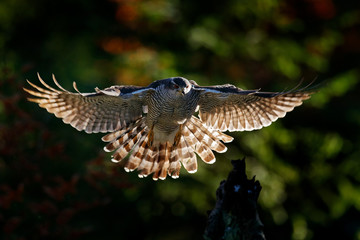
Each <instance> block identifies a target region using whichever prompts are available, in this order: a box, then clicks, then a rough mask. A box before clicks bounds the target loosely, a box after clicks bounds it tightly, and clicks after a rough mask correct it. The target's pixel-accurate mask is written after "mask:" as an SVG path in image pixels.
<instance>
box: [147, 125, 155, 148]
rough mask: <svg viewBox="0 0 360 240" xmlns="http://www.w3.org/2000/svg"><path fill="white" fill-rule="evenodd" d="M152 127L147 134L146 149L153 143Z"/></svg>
mask: <svg viewBox="0 0 360 240" xmlns="http://www.w3.org/2000/svg"><path fill="white" fill-rule="evenodd" d="M153 129H154V126H152V127H151V129H150V131H149V133H148V138H149V140H148V147H151V146H152V144H153V142H154V130H153Z"/></svg>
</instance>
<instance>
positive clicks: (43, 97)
mask: <svg viewBox="0 0 360 240" xmlns="http://www.w3.org/2000/svg"><path fill="white" fill-rule="evenodd" d="M38 77H39V80H40V82H41V83H42V85H43V86H44V87H45V89H44V88H41V87H38V86H36V85H35V84H33V83H31V82H29V81H28V83H29V84H30V85H31V86H32V87H33V88H34V89H36V90H29V89H26V88H24V90H25V91H26V92H28V93H30V94H31V95H33V96H35V97H38V98H28V100H29V101H32V102H35V103H38V104H39V106H40V107H42V108H45V109H46V110H47V111H48V112H50V113H53V114H55V116H56V117H58V118H62V120H63V121H64V123H67V124H70V125H71V126H73V127H74V128H76V129H77V130H79V131H82V130H85V132H87V133H97V132H112V131H114V130H117V129H120V128H122V127H124V126H127V125H129V124H130V123H132V122H134V121H136V120H137V119H139V118H140V117H141V116H142V114H143V106H144V105H145V104H144V101H145V95H146V94H147V93H148V92H149V91H152V90H153V89H151V88H146V87H137V86H114V87H111V88H107V89H104V90H99V89H95V90H96V92H94V93H80V92H79V91H78V90H77V87H76V84H75V83H74V89H75V90H76V93H73V92H69V91H67V90H65V89H64V88H62V87H61V86H60V84H59V83H58V82H57V81H56V79H55V77H54V75H53V80H54V83H55V84H56V85H57V86H58V87H59V89H60V90H57V89H55V88H52V87H50V86H49V85H47V84H46V83H45V82H44V81H43V80H42V79H41V78H40V76H39V75H38Z"/></svg>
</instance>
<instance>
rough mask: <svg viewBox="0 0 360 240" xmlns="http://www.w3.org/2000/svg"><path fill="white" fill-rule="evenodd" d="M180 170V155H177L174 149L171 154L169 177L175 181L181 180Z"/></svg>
mask: <svg viewBox="0 0 360 240" xmlns="http://www.w3.org/2000/svg"><path fill="white" fill-rule="evenodd" d="M180 169H181V164H180V158H179V155H178V154H177V151H175V149H174V150H172V151H171V154H170V165H169V171H168V174H169V176H171V177H172V178H174V179H176V178H179V175H180Z"/></svg>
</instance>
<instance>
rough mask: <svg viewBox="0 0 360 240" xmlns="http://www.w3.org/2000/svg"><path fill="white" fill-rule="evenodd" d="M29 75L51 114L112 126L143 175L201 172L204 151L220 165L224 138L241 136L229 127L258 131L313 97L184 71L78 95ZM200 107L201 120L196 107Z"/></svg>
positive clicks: (112, 144)
mask: <svg viewBox="0 0 360 240" xmlns="http://www.w3.org/2000/svg"><path fill="white" fill-rule="evenodd" d="M38 77H39V80H40V82H41V84H42V85H43V86H44V87H45V88H41V87H38V86H36V85H35V84H33V83H31V82H29V81H28V83H29V84H30V85H31V86H32V87H33V88H34V89H35V90H29V89H25V88H24V90H25V91H27V92H28V93H30V94H31V95H33V96H35V97H37V98H29V101H32V102H35V103H38V104H39V106H40V107H42V108H45V109H46V110H47V111H48V112H50V113H53V114H55V116H56V117H59V118H62V119H63V121H64V123H68V124H70V125H71V126H73V127H74V128H76V129H77V130H79V131H81V130H84V131H85V132H87V133H96V132H109V133H108V134H107V135H105V136H103V137H102V140H103V141H104V142H108V143H107V145H106V146H105V147H104V150H105V151H107V152H113V154H112V161H113V162H120V161H126V162H125V164H124V169H125V170H126V171H128V172H129V171H133V170H135V169H137V170H138V175H139V177H146V176H148V175H150V174H153V175H152V177H153V179H154V180H158V179H162V180H163V179H165V178H166V176H167V175H169V176H171V177H173V178H178V177H179V174H180V168H181V165H183V166H184V168H185V169H186V170H187V171H188V172H189V173H194V172H196V171H197V158H196V155H198V156H199V157H200V158H201V159H202V160H203V161H204V162H206V163H214V162H215V160H216V159H215V155H214V153H213V151H216V152H218V153H223V152H225V151H226V150H227V148H226V146H225V145H224V143H227V142H231V141H232V140H233V138H232V137H231V136H228V135H226V134H224V133H222V132H224V131H251V130H254V129H260V128H262V127H265V126H268V125H270V124H271V123H272V122H274V121H275V120H277V119H278V118H281V117H284V116H285V114H286V113H287V112H290V111H292V110H293V109H294V107H296V106H299V105H301V104H302V101H304V100H306V99H308V98H309V97H310V94H311V93H312V92H310V91H309V90H307V89H300V90H294V91H289V92H283V93H281V92H279V93H270V92H268V93H266V92H259V91H258V90H241V89H239V88H236V87H235V86H232V85H229V84H226V85H220V86H210V87H201V86H199V85H197V84H196V82H195V81H189V80H187V79H185V78H182V77H174V78H168V79H164V80H158V81H155V82H153V83H152V84H150V85H149V86H147V87H138V86H112V87H110V88H106V89H104V90H100V89H98V88H96V89H95V92H93V93H80V92H79V90H78V89H77V87H76V84H75V83H74V84H73V86H74V89H75V91H76V93H72V92H69V91H67V90H65V89H64V88H62V87H61V86H60V84H59V83H58V82H57V81H56V79H55V77H54V76H53V81H54V83H55V84H56V86H57V87H58V88H59V89H60V90H57V89H55V88H52V87H50V86H49V85H47V84H46V83H45V82H44V81H43V80H42V79H41V78H40V76H38ZM197 111H199V118H198V117H196V116H194V113H195V112H197Z"/></svg>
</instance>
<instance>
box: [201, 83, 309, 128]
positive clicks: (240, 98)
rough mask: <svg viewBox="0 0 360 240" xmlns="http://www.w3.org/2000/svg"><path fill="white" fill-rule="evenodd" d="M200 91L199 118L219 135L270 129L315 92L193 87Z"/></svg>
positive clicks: (233, 87)
mask: <svg viewBox="0 0 360 240" xmlns="http://www.w3.org/2000/svg"><path fill="white" fill-rule="evenodd" d="M194 89H195V90H199V91H201V94H200V99H199V102H198V105H199V116H200V119H201V120H202V121H203V122H204V124H205V125H207V126H209V127H211V128H213V129H217V130H220V131H227V130H228V131H251V130H254V129H260V128H262V127H266V126H269V125H270V124H271V123H272V122H274V121H276V120H277V119H278V118H282V117H284V116H285V114H286V113H287V112H290V111H292V110H293V109H294V107H296V106H299V105H301V104H302V102H303V101H304V100H306V99H308V98H310V95H311V93H312V92H310V91H307V90H306V88H305V89H299V90H292V91H288V92H260V91H259V90H242V89H240V88H237V87H235V86H233V85H230V84H226V85H218V86H211V87H201V86H194Z"/></svg>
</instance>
